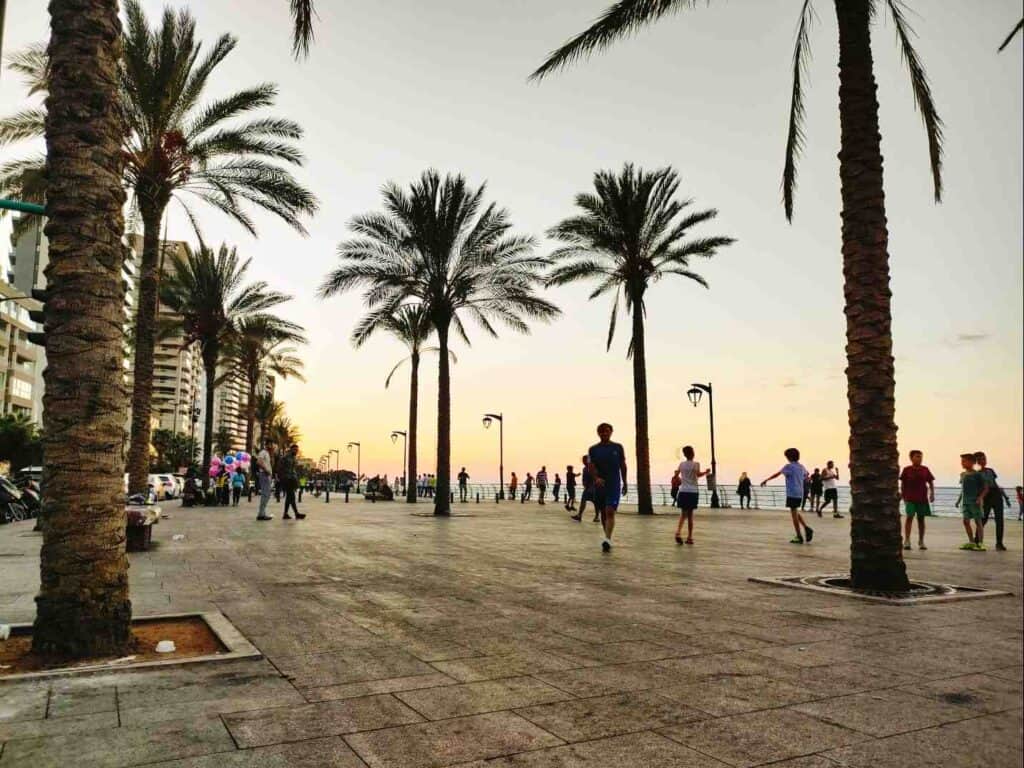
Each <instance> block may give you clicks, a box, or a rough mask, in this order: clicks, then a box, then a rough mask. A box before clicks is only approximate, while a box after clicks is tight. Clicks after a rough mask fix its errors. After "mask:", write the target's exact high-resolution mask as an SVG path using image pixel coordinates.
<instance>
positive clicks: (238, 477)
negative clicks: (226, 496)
mask: <svg viewBox="0 0 1024 768" xmlns="http://www.w3.org/2000/svg"><path fill="white" fill-rule="evenodd" d="M245 485H246V482H245V473H244V472H243V471H242V470H238V471H237V472H235V473H234V474H233V475H232V476H231V506H233V507H237V506H238V502H239V501H241V500H242V489H243V488H244V487H245Z"/></svg>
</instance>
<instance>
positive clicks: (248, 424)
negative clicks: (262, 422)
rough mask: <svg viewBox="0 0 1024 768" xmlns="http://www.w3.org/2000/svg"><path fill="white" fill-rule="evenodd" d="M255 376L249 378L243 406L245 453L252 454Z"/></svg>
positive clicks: (254, 421)
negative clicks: (247, 397)
mask: <svg viewBox="0 0 1024 768" xmlns="http://www.w3.org/2000/svg"><path fill="white" fill-rule="evenodd" d="M256 379H257V377H256V376H250V377H249V400H248V402H247V403H246V404H245V451H246V453H250V454H251V453H253V447H254V446H253V442H252V440H253V433H254V432H255V431H256Z"/></svg>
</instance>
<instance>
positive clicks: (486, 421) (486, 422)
mask: <svg viewBox="0 0 1024 768" xmlns="http://www.w3.org/2000/svg"><path fill="white" fill-rule="evenodd" d="M493 423H494V419H492V418H491V417H490V416H484V429H490V428H491V424H493Z"/></svg>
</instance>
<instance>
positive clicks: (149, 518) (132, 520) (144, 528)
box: [125, 505, 160, 552]
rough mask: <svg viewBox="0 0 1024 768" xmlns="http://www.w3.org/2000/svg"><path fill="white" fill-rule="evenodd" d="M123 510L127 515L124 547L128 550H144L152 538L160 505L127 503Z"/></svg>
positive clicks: (158, 518)
mask: <svg viewBox="0 0 1024 768" xmlns="http://www.w3.org/2000/svg"><path fill="white" fill-rule="evenodd" d="M125 512H126V513H127V517H128V525H127V530H126V537H125V549H126V550H127V551H128V552H145V551H146V550H147V549H149V544H150V541H151V540H152V538H153V525H154V524H155V523H158V522H160V507H157V506H153V505H146V506H134V505H128V506H126V507H125Z"/></svg>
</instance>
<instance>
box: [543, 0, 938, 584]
mask: <svg viewBox="0 0 1024 768" xmlns="http://www.w3.org/2000/svg"><path fill="white" fill-rule="evenodd" d="M882 4H883V3H882V0H835V2H834V6H835V10H836V18H837V20H838V23H839V122H840V151H839V178H840V187H841V192H842V201H843V207H842V221H843V225H842V238H843V248H842V253H843V274H844V276H845V285H844V292H845V299H846V307H845V312H846V323H847V325H846V338H847V346H846V354H847V368H846V380H847V398H848V400H849V403H850V408H849V418H850V489H851V492H852V496H853V504H852V506H851V511H850V517H851V537H852V546H851V548H850V551H851V565H850V579H851V582H852V584H853V586H854V587H855V588H857V589H877V590H905V589H907V587H908V585H909V581H908V579H907V570H906V565H905V564H904V562H903V552H902V549H901V547H902V539H901V534H900V513H899V504H898V500H897V494H896V489H897V478H898V476H899V462H898V460H899V454H898V452H897V448H896V422H895V386H896V381H895V373H894V369H893V357H892V308H891V306H890V304H891V297H892V294H891V292H890V290H889V253H888V242H889V232H888V228H887V226H886V218H885V189H884V186H883V183H882V151H881V135H880V133H879V127H878V100H877V98H876V85H875V73H874V61H873V58H872V53H871V27H872V23H873V21H874V19H875V18H876V16H877V11H878V8H879V6H880V5H882ZM695 5H697V3H696V2H694V0H620V2H618V3H616V4H615V5H613V6H611V7H610V8H608V9H607V10H606V11H605V12H604V14H603V15H602V16H601V17H600V18H599V19H598V20H597V21H596V22H594V24H593V25H591V26H590V27H589V28H588V29H587V30H585V31H584V32H582V33H581V34H579V35H577V36H576V37H574V38H573V39H571V40H570V41H568V42H567V43H566V44H565V45H563V46H562V47H561V48H559V49H558V50H556V51H555V52H554V53H552V54H551V56H550V57H549V58H548V59H547V61H545V62H544V63H543V64H542V65H541V66H540V68H539V69H537V70H536V71H535V72H534V73H533V76H532V77H533V78H535V79H539V78H543V77H544V76H546V75H548V74H551V73H552V72H554V71H555V70H557V69H560V68H562V67H565V66H566V65H568V64H569V63H571V62H573V61H575V60H577V59H580V58H582V57H584V56H587V55H589V54H590V53H592V52H594V51H597V50H600V49H603V48H605V47H607V46H608V45H610V44H611V43H613V42H614V41H616V40H619V39H621V38H623V37H626V36H627V35H630V34H632V33H633V32H636V31H637V30H639V29H640V28H641V27H643V26H646V25H647V24H650V23H653V22H655V21H657V20H659V19H661V18H662V17H663V16H665V15H667V14H669V13H671V12H675V11H681V10H685V9H689V8H692V7H694V6H695ZM884 5H885V7H886V8H888V10H889V13H890V15H891V16H892V19H893V22H894V24H893V26H894V28H895V30H896V37H897V39H898V41H899V44H900V47H901V50H902V53H903V59H904V61H905V62H906V64H907V68H908V69H909V71H910V82H911V88H912V90H913V93H914V101H915V103H916V104H917V107H918V109H919V111H920V112H921V118H922V120H923V121H924V126H925V133H926V135H927V138H928V152H929V159H930V163H931V172H932V186H933V191H934V197H935V201H936V202H939V200H940V199H941V196H942V121H941V120H940V119H939V116H938V113H937V111H936V108H935V103H934V101H933V100H932V93H931V87H930V85H929V83H928V78H927V75H926V74H925V71H924V66H923V65H922V63H921V59H920V57H919V56H918V55H917V51H915V50H914V47H913V43H912V38H913V34H914V32H913V30H912V29H911V27H910V25H909V24H908V23H907V20H906V18H905V16H904V13H905V9H906V6H905V5H904V4H903V3H902V2H901V1H900V0H885V2H884ZM813 18H814V9H813V6H812V5H811V2H810V0H803V3H802V4H801V10H800V21H799V26H798V28H797V35H796V46H795V49H794V51H793V93H792V98H791V101H790V114H789V131H788V138H787V141H786V160H785V165H784V169H783V184H782V187H783V203H784V205H785V211H786V217H787V219H792V215H793V192H794V190H795V188H796V160H797V158H798V157H799V155H800V151H801V149H802V148H803V143H804V132H803V118H804V101H803V88H802V78H803V75H804V73H805V72H806V69H807V66H808V61H809V56H810V26H811V23H812V21H813Z"/></svg>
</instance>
